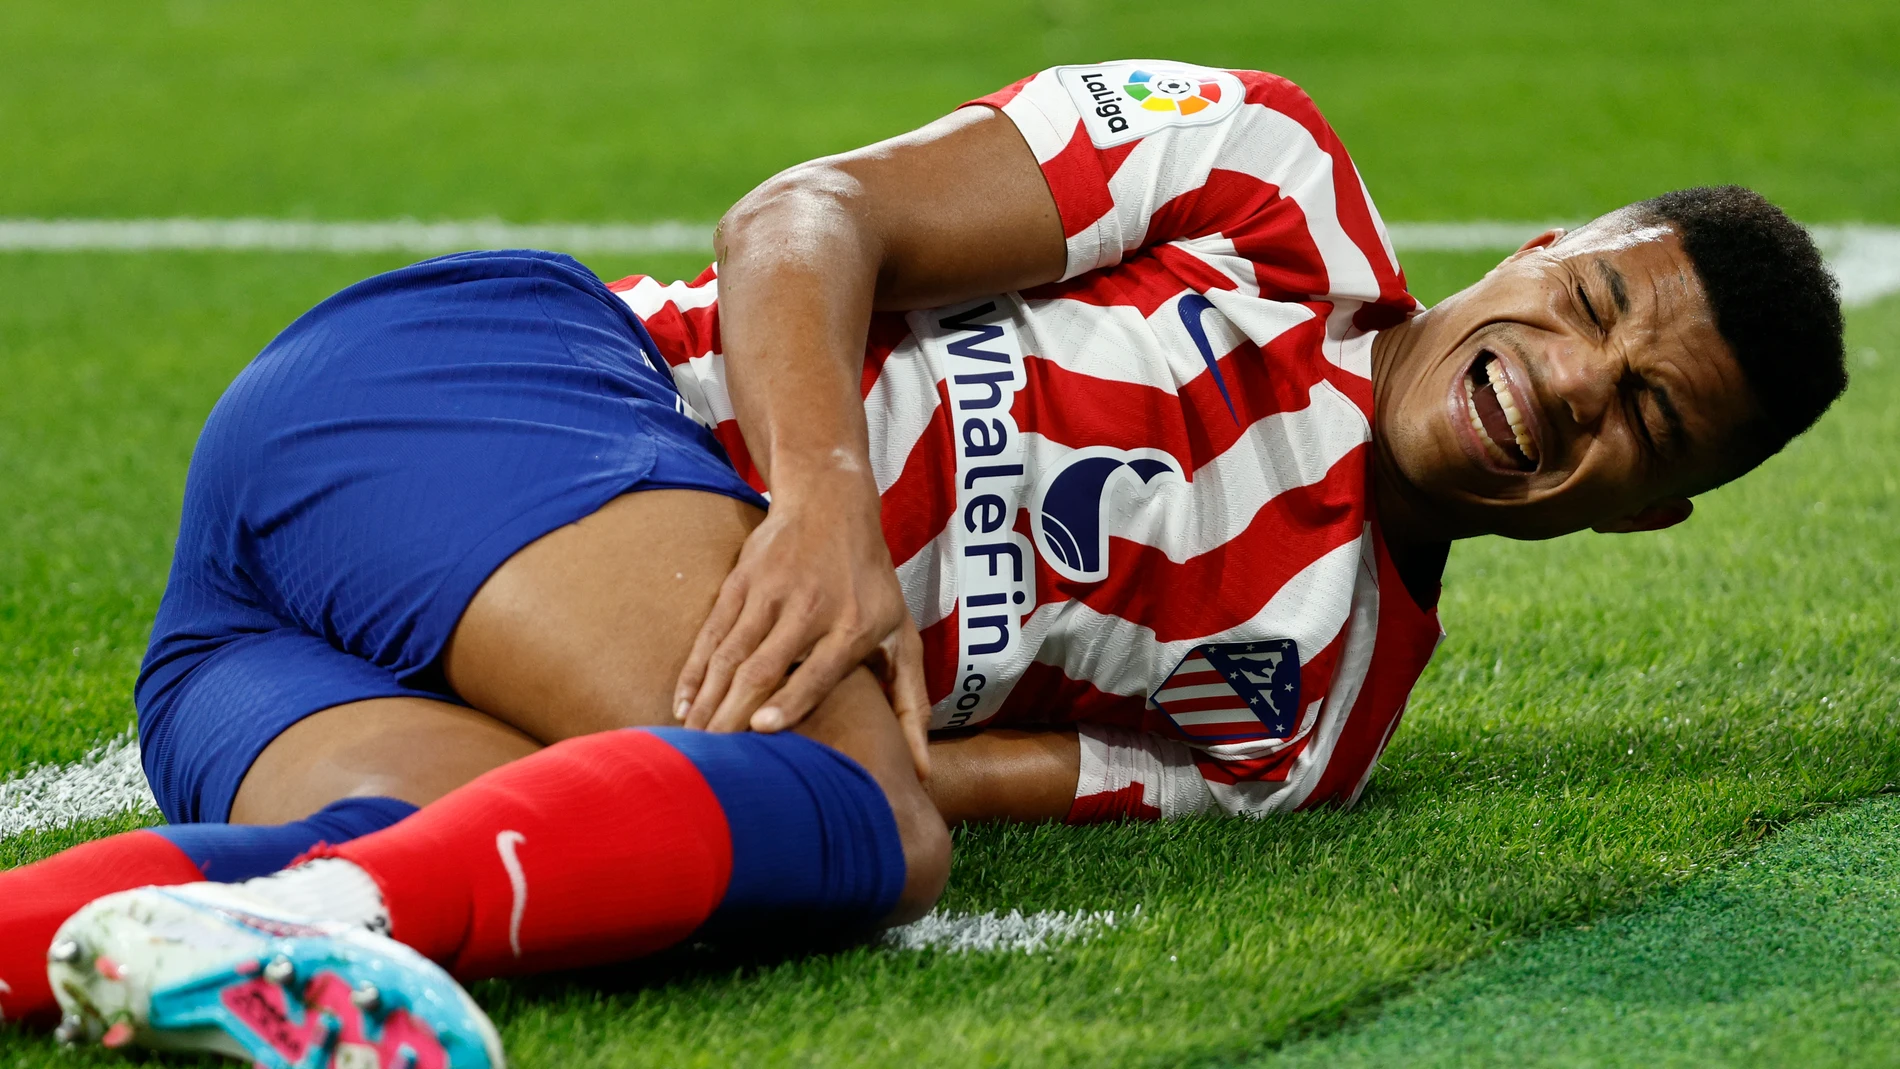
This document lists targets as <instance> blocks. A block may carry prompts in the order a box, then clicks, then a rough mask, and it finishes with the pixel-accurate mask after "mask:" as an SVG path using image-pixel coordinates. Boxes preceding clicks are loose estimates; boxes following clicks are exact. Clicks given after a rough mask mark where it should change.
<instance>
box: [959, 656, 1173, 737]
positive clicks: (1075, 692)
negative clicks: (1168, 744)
mask: <svg viewBox="0 0 1900 1069" xmlns="http://www.w3.org/2000/svg"><path fill="white" fill-rule="evenodd" d="M932 693H933V694H934V693H935V691H932ZM1147 708H1148V699H1147V696H1146V695H1143V694H1135V695H1128V694H1108V693H1104V692H1103V691H1101V690H1098V689H1097V688H1096V686H1095V684H1093V683H1090V682H1088V681H1087V680H1081V679H1070V678H1069V676H1068V674H1067V673H1065V672H1064V671H1063V670H1062V669H1061V668H1059V667H1057V666H1056V665H1053V664H1044V663H1042V662H1041V661H1034V662H1032V663H1031V664H1030V665H1029V667H1028V669H1026V670H1025V671H1024V672H1023V676H1022V679H1020V680H1018V681H1017V683H1016V686H1015V688H1014V689H1013V690H1011V691H1010V692H1009V698H1008V699H1006V700H1005V701H1004V702H1003V707H1002V709H1000V710H998V711H997V714H996V716H995V718H994V719H992V720H991V721H990V724H991V725H1002V724H1061V723H1071V724H1075V723H1083V724H1114V725H1117V726H1119V727H1125V728H1136V729H1140V728H1142V727H1143V721H1144V719H1145V715H1146V712H1147Z"/></svg>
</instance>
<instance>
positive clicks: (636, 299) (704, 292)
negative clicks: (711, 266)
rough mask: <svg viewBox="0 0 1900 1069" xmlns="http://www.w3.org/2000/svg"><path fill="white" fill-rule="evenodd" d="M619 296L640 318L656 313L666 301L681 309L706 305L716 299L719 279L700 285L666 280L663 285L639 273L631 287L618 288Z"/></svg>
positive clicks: (683, 310)
mask: <svg viewBox="0 0 1900 1069" xmlns="http://www.w3.org/2000/svg"><path fill="white" fill-rule="evenodd" d="M620 299H621V300H623V301H625V302H627V307H629V308H631V309H633V314H634V315H637V316H639V317H640V318H641V319H643V320H644V319H646V318H647V317H648V316H652V315H657V314H659V311H660V309H662V308H665V307H666V306H667V305H669V304H670V305H672V306H674V307H675V308H678V309H679V310H680V311H682V312H686V311H691V310H692V309H695V308H707V307H710V306H711V305H712V304H714V303H715V302H717V301H718V300H719V283H718V281H717V280H708V282H707V283H706V285H704V286H695V285H693V284H692V283H691V282H670V283H668V284H666V285H664V286H663V285H661V284H660V283H659V281H658V280H656V279H653V278H649V277H647V276H645V275H641V276H640V280H639V281H638V282H635V283H634V284H633V286H632V288H630V289H624V290H621V291H620Z"/></svg>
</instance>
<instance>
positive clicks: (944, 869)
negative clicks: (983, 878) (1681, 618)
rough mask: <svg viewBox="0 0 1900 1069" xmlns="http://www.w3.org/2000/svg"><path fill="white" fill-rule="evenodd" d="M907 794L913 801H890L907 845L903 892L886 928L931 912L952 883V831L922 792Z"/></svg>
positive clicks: (902, 838)
mask: <svg viewBox="0 0 1900 1069" xmlns="http://www.w3.org/2000/svg"><path fill="white" fill-rule="evenodd" d="M906 794H907V795H914V797H909V796H906V797H903V798H891V799H890V802H891V815H892V816H893V817H895V818H896V820H897V835H898V839H899V840H900V841H902V843H903V844H904V890H903V893H902V894H900V895H899V896H898V899H897V906H896V908H894V909H893V910H892V911H891V914H890V916H889V917H887V918H886V919H885V923H886V924H908V923H909V922H911V921H914V920H916V919H917V918H919V917H921V916H923V915H924V914H926V913H928V912H930V909H931V907H932V906H935V905H936V904H937V899H938V898H941V897H942V896H943V888H944V884H945V883H947V882H949V879H950V829H949V828H948V827H947V826H946V825H945V824H944V822H943V817H942V816H941V815H939V814H938V812H937V807H936V806H934V805H932V804H931V803H930V799H929V797H928V796H926V795H925V794H924V792H923V791H922V790H921V789H919V790H916V791H914V792H906ZM886 797H887V798H888V797H889V792H888V791H887V792H886Z"/></svg>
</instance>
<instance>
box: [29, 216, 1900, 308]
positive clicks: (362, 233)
mask: <svg viewBox="0 0 1900 1069" xmlns="http://www.w3.org/2000/svg"><path fill="white" fill-rule="evenodd" d="M1552 225H1561V224H1550V223H1513V222H1494V221H1477V222H1466V223H1392V224H1390V227H1389V229H1390V231H1391V234H1392V244H1393V245H1394V246H1395V247H1396V248H1398V250H1399V251H1400V252H1486V251H1494V250H1495V251H1508V250H1510V249H1512V248H1515V247H1516V246H1518V245H1520V244H1522V243H1523V242H1524V241H1525V239H1527V238H1529V237H1531V236H1532V235H1535V234H1538V233H1541V232H1543V231H1544V230H1546V229H1549V227H1550V226H1552ZM1813 230H1814V236H1815V239H1816V240H1817V241H1818V242H1819V243H1820V245H1821V248H1822V250H1823V251H1824V252H1826V253H1827V255H1828V259H1829V262H1830V263H1831V264H1832V265H1833V268H1834V271H1835V274H1836V275H1837V276H1838V277H1839V278H1840V280H1841V298H1842V300H1843V301H1844V302H1845V303H1847V304H1848V305H1861V304H1867V303H1870V302H1872V301H1875V300H1878V299H1880V298H1881V297H1885V296H1887V295H1888V294H1891V293H1896V292H1900V227H1892V226H1872V225H1866V224H1860V223H1845V224H1826V225H1819V226H1816V227H1814V228H1813ZM712 234H713V227H712V224H710V223H688V222H681V221H679V220H662V221H660V222H655V223H526V224H523V223H504V222H501V221H499V220H493V219H471V220H451V221H447V222H434V223H425V222H421V221H419V220H415V219H395V220H388V221H384V222H335V223H325V222H304V221H296V220H288V219H0V251H14V252H157V251H164V250H182V251H213V252H215V251H229V252H338V253H343V252H364V253H368V252H406V253H418V254H426V253H438V252H453V251H456V250H459V249H500V248H539V249H558V250H560V251H562V252H572V253H620V254H633V255H638V254H641V253H656V252H698V253H709V252H710V251H711V249H712Z"/></svg>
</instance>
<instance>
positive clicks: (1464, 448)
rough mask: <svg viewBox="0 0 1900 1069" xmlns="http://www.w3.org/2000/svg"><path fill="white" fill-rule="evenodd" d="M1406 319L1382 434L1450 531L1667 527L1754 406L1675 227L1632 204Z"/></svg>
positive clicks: (1517, 257) (1716, 475)
mask: <svg viewBox="0 0 1900 1069" xmlns="http://www.w3.org/2000/svg"><path fill="white" fill-rule="evenodd" d="M1410 328H1411V331H1412V334H1413V337H1412V339H1411V341H1412V345H1411V346H1410V352H1409V353H1407V354H1406V355H1405V358H1404V359H1403V360H1402V361H1399V362H1398V363H1399V364H1401V365H1402V366H1400V367H1395V368H1394V369H1393V371H1392V373H1391V374H1390V375H1389V376H1388V378H1387V382H1386V383H1385V385H1386V386H1387V387H1388V392H1387V395H1386V396H1387V398H1388V399H1389V400H1388V401H1382V402H1381V404H1380V406H1379V423H1380V431H1381V437H1382V438H1383V439H1384V441H1383V443H1382V447H1383V451H1384V453H1385V457H1386V459H1387V461H1388V464H1389V466H1391V467H1395V468H1396V469H1397V471H1398V474H1399V477H1400V478H1401V479H1402V480H1403V482H1404V483H1405V484H1406V496H1407V497H1409V498H1410V499H1411V500H1412V501H1413V502H1414V504H1415V505H1417V506H1418V507H1419V508H1421V509H1423V510H1426V511H1430V512H1433V513H1435V514H1437V516H1438V517H1439V522H1442V523H1444V524H1446V530H1447V532H1449V533H1451V534H1453V535H1458V534H1471V533H1493V534H1502V535H1507V536H1510V537H1514V538H1548V537H1551V536H1553V535H1559V534H1565V533H1568V532H1570V531H1576V530H1581V529H1583V528H1585V527H1595V528H1597V529H1598V530H1609V531H1628V530H1647V529H1652V528H1656V527H1666V526H1668V525H1669V524H1671V523H1674V522H1677V521H1679V520H1681V519H1683V518H1686V517H1687V516H1688V513H1689V503H1688V500H1687V498H1688V496H1689V495H1690V494H1692V493H1694V492H1696V491H1697V490H1699V489H1701V488H1704V487H1707V486H1711V485H1714V484H1715V483H1717V482H1719V481H1720V473H1721V472H1723V471H1724V470H1725V464H1724V460H1723V448H1724V446H1725V445H1726V444H1727V443H1728V442H1729V441H1730V440H1731V436H1732V435H1733V434H1734V433H1735V432H1737V431H1738V430H1739V429H1740V428H1741V427H1742V426H1743V425H1744V424H1745V423H1746V422H1747V420H1748V419H1749V418H1750V415H1751V414H1752V413H1753V411H1754V400H1753V397H1752V395H1751V394H1750V392H1749V388H1748V385H1747V382H1746V380H1745V379H1744V378H1743V376H1742V371H1741V367H1740V366H1739V365H1738V364H1737V363H1736V362H1735V359H1734V356H1733V355H1732V354H1731V353H1730V351H1729V348H1728V345H1727V343H1726V342H1724V341H1723V340H1722V337H1721V335H1720V333H1719V332H1718V331H1717V329H1716V326H1715V321H1714V317H1713V315H1712V313H1711V311H1710V309H1709V305H1708V301H1707V299H1706V297H1705V295H1704V294H1703V291H1702V284H1701V282H1700V280H1699V279H1698V278H1697V277H1696V273H1695V270H1694V268H1693V266H1692V264H1691V263H1690V261H1689V258H1688V255H1687V254H1686V253H1685V252H1684V251H1683V249H1682V244H1681V241H1680V240H1679V238H1678V236H1677V235H1676V233H1675V232H1674V231H1673V230H1672V229H1670V228H1669V227H1667V226H1661V225H1650V224H1646V223H1644V222H1642V221H1640V220H1638V219H1635V218H1633V217H1631V216H1630V215H1628V214H1625V213H1616V214H1612V215H1609V216H1605V217H1603V218H1602V219H1599V220H1597V221H1596V222H1594V223H1591V224H1590V225H1589V226H1586V227H1584V228H1583V229H1581V230H1578V231H1574V232H1572V233H1569V234H1561V232H1555V231H1553V232H1551V233H1549V234H1545V235H1542V236H1541V237H1539V238H1537V239H1534V240H1533V241H1532V242H1531V243H1529V244H1527V245H1526V246H1525V247H1524V248H1523V249H1521V250H1519V252H1517V253H1516V254H1514V255H1513V256H1512V257H1511V258H1509V259H1507V260H1506V261H1505V262H1504V263H1502V264H1500V265H1499V266H1498V267H1497V268H1496V269H1494V270H1493V271H1492V272H1491V273H1490V274H1489V275H1487V276H1485V278H1484V279H1483V280H1482V281H1480V282H1478V283H1477V284H1476V285H1473V286H1471V287H1469V288H1468V289H1466V290H1464V291H1463V292H1461V293H1459V294H1457V295H1456V296H1454V297H1451V298H1449V299H1447V300H1446V301H1444V302H1443V303H1441V304H1440V305H1438V306H1437V307H1435V308H1433V309H1431V310H1430V311H1429V312H1427V313H1425V314H1424V315H1422V316H1420V317H1418V318H1417V319H1415V320H1414V321H1413V323H1412V324H1411V325H1410Z"/></svg>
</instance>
